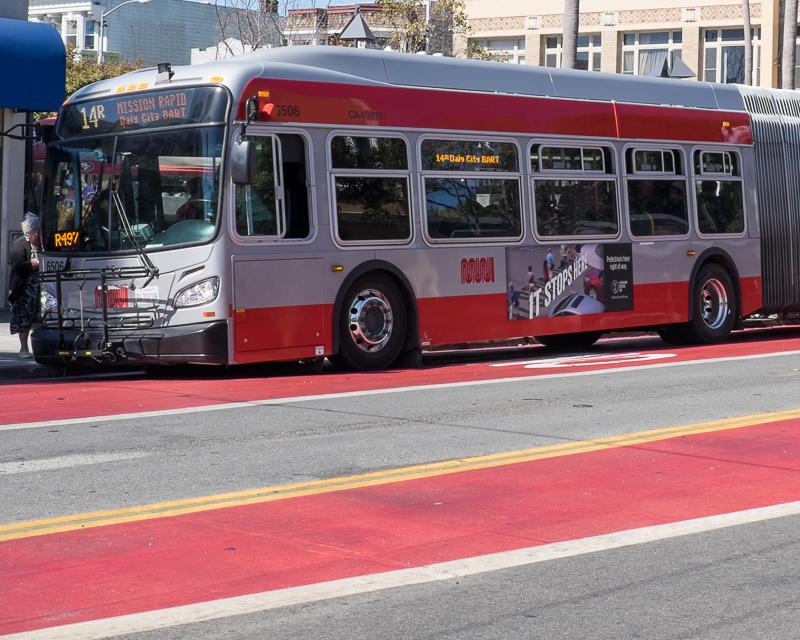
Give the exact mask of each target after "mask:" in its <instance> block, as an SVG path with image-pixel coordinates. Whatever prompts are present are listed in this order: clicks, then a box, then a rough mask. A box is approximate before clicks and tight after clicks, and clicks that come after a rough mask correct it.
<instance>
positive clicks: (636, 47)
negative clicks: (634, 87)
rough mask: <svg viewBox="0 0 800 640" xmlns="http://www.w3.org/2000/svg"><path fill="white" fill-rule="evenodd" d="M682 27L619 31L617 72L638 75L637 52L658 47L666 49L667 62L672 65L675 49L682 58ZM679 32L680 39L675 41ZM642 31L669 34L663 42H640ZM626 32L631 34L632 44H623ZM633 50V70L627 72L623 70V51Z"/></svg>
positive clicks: (653, 49)
mask: <svg viewBox="0 0 800 640" xmlns="http://www.w3.org/2000/svg"><path fill="white" fill-rule="evenodd" d="M682 31H683V30H682V28H680V27H679V28H677V29H675V28H671V29H641V30H638V31H620V32H619V73H620V75H627V76H631V75H632V76H638V75H641V73H640V69H639V52H640V51H655V50H658V49H666V50H667V63H668V64H669V65H670V67H671V66H672V58H673V56H674V55H675V51H679V52H680V54H681V60H682V59H683V32H682ZM678 32H680V33H681V41H680V42H675V34H676V33H678ZM643 33H668V34H669V36H668V37H667V42H665V43H663V44H641V43H640V39H641V38H640V36H641V35H642V34H643ZM628 34H633V39H634V43H633V44H625V36H626V35H628ZM628 52H633V70H632V71H631V73H627V72H626V71H625V53H628Z"/></svg>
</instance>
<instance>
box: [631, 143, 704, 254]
mask: <svg viewBox="0 0 800 640" xmlns="http://www.w3.org/2000/svg"><path fill="white" fill-rule="evenodd" d="M626 164H627V167H628V178H627V181H628V215H629V217H630V228H631V235H633V236H634V237H638V238H641V237H657V236H683V235H686V234H687V233H689V211H688V206H687V200H686V195H687V194H686V181H685V180H684V179H683V175H682V173H683V171H682V167H681V162H680V154H679V153H678V152H677V151H674V150H660V149H656V150H653V149H636V150H633V149H629V150H628V151H627V162H626Z"/></svg>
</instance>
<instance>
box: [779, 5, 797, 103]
mask: <svg viewBox="0 0 800 640" xmlns="http://www.w3.org/2000/svg"><path fill="white" fill-rule="evenodd" d="M783 4H784V11H783V56H782V60H781V66H782V67H783V72H782V76H783V78H782V80H781V87H783V88H784V89H794V65H795V42H796V41H797V0H784V2H783Z"/></svg>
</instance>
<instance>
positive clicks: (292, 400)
mask: <svg viewBox="0 0 800 640" xmlns="http://www.w3.org/2000/svg"><path fill="white" fill-rule="evenodd" d="M796 355H800V350H794V351H778V352H775V353H759V354H755V355H746V356H727V357H724V358H708V359H706V360H684V361H680V362H663V363H657V364H646V365H635V366H629V367H616V368H614V369H598V370H596V371H569V372H564V373H548V374H544V375H527V376H526V375H522V376H517V377H511V378H493V379H491V380H468V381H463V382H443V383H437V384H423V385H414V386H408V387H392V388H389V389H367V390H364V391H345V392H340V393H320V394H317V395H307V396H289V397H286V398H269V399H267V400H245V401H242V402H225V403H220V404H209V405H201V406H197V407H184V408H179V409H160V410H158V411H138V412H133V413H117V414H114V415H108V416H90V417H87V418H65V419H61V420H41V421H32V422H17V423H13V424H0V432H2V431H15V430H18V429H41V428H45V427H60V426H65V425H80V424H96V423H99V422H116V421H118V420H133V419H141V418H155V417H159V416H174V415H182V414H190V413H204V412H207V411H227V410H230V409H245V408H248V407H263V406H270V405H282V404H297V403H299V402H312V401H317V400H337V399H341V398H358V397H363V396H380V395H388V394H393V393H410V392H416V391H435V390H439V389H453V388H456V387H477V386H483V385H491V384H510V383H515V382H527V381H530V380H536V381H539V380H552V379H555V378H558V379H562V378H576V377H582V376H602V375H609V374H617V373H627V372H630V371H639V370H640V369H662V368H665V367H685V366H692V365H703V364H713V363H717V362H734V361H739V360H758V359H762V358H779V357H782V356H796ZM529 362H530V360H527V359H526V360H520V361H519V362H518V363H516V364H518V366H519V367H520V368H523V367H524V365H525V364H528V363H529ZM511 364H513V363H509V365H511ZM488 366H491V365H490V364H489V363H487V367H488Z"/></svg>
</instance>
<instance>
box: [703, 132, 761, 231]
mask: <svg viewBox="0 0 800 640" xmlns="http://www.w3.org/2000/svg"><path fill="white" fill-rule="evenodd" d="M698 152H700V153H701V154H702V153H727V154H730V155H735V156H736V159H737V162H738V163H739V175H738V176H735V175H731V174H726V173H710V172H709V173H704V172H703V164H702V156H701V159H700V173H697V172H696V171H695V168H694V155H695V153H698ZM689 153H690V154H691V156H690V157H691V158H692V168H691V178H690V180H691V185H690V186H691V188H692V193H693V197H692V201H693V202H692V204H693V206H694V218H695V219H694V223H695V231H696V233H697V236H698V237H699V238H703V239H717V238H744V237H746V236H747V192H746V190H745V188H744V185H745V179H744V166H743V165H742V154H741V153H740V152H739V150H738V149H728V148H725V147H720V146H713V145H712V146H708V145H694V146H692V147H691V149H690V150H689ZM704 177H709V178H711V179H712V180H714V181H716V182H738V183H739V184H740V186H741V188H742V221H743V223H744V224H743V226H742V231H741V232H738V233H701V231H700V220H699V219H698V216H699V214H700V202H699V199H698V197H697V188H696V185H697V182H703V178H704Z"/></svg>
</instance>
